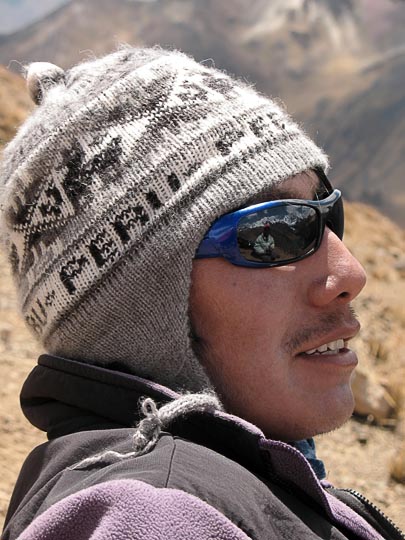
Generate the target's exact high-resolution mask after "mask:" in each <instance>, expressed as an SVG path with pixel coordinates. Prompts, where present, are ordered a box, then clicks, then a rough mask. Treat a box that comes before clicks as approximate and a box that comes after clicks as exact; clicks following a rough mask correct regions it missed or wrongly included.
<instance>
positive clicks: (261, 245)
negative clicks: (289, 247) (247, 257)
mask: <svg viewBox="0 0 405 540" xmlns="http://www.w3.org/2000/svg"><path fill="white" fill-rule="evenodd" d="M274 246H275V244H274V238H273V237H272V236H271V234H270V223H265V224H264V227H263V230H262V232H261V233H260V234H259V236H258V237H257V238H256V240H255V243H254V246H253V254H254V255H255V256H256V257H258V258H259V259H265V258H266V257H267V258H268V259H269V260H271V256H272V251H273V249H274Z"/></svg>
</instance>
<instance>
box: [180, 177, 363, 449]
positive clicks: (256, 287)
mask: <svg viewBox="0 0 405 540" xmlns="http://www.w3.org/2000/svg"><path fill="white" fill-rule="evenodd" d="M318 182H319V181H318V178H317V177H316V175H315V173H312V172H311V173H305V174H301V175H297V176H295V177H294V178H291V179H289V180H287V181H285V182H283V184H282V185H281V187H280V190H279V193H278V194H277V192H276V193H275V195H276V197H277V198H296V199H298V198H303V199H312V198H313V197H314V193H315V191H316V188H317V187H318ZM281 190H282V191H281ZM267 199H268V197H267ZM265 200H266V199H265ZM256 202H262V199H260V200H254V201H251V202H250V204H253V203H256ZM365 281H366V277H365V273H364V270H363V268H362V267H361V265H360V263H359V262H358V261H357V260H356V259H355V258H354V257H353V256H352V255H351V254H350V252H349V251H348V250H347V248H346V247H345V246H344V245H343V243H342V242H341V241H340V240H339V238H338V237H337V236H336V235H335V234H334V233H333V232H332V231H331V230H330V229H328V228H326V229H325V234H324V237H323V240H322V244H321V246H320V248H319V249H318V251H316V253H314V254H313V255H311V256H310V257H307V258H306V259H304V260H301V261H299V262H297V263H293V264H289V265H287V266H282V267H277V268H263V269H256V268H244V267H240V266H234V265H232V264H231V263H229V262H227V261H225V260H224V259H222V258H215V259H200V260H195V261H194V263H193V273H192V288H191V297H190V308H191V320H192V324H193V328H194V330H195V333H196V335H197V336H198V338H199V339H198V352H199V356H200V360H201V362H202V363H203V365H204V366H205V368H206V370H207V372H208V374H209V376H210V379H211V381H212V382H213V384H214V386H215V388H216V389H217V391H218V393H219V395H220V396H221V398H222V400H223V402H224V405H225V407H226V410H227V411H228V412H231V413H233V414H237V415H238V416H241V417H243V418H245V419H246V420H249V421H250V422H253V423H254V424H256V425H257V426H259V427H260V428H261V429H262V430H263V431H264V433H265V434H266V435H267V436H271V437H273V438H279V439H281V440H286V441H291V440H299V439H303V438H307V437H311V436H313V435H316V434H319V433H324V432H327V431H330V430H332V429H334V428H336V427H338V426H340V425H341V424H342V423H343V422H345V421H346V420H347V419H348V418H349V416H350V415H351V414H352V412H353V395H352V392H351V389H350V376H351V374H352V372H353V370H354V368H355V366H356V364H357V358H356V355H355V353H354V352H353V351H351V350H350V348H349V347H350V345H348V344H347V341H348V340H350V338H352V337H353V336H354V335H355V334H356V333H357V332H358V330H359V324H358V322H357V321H356V319H355V318H354V316H353V313H352V311H351V309H350V302H351V301H352V300H353V298H355V297H356V296H357V295H358V294H359V292H360V291H361V289H362V288H363V287H364V285H365ZM337 340H344V345H343V344H342V342H341V341H340V342H338V343H334V345H332V343H333V342H336V341H337ZM326 344H329V345H331V347H332V348H337V349H338V352H334V353H332V352H331V351H327V352H318V351H315V352H312V353H311V354H308V351H311V350H313V349H318V348H320V347H322V346H324V345H326Z"/></svg>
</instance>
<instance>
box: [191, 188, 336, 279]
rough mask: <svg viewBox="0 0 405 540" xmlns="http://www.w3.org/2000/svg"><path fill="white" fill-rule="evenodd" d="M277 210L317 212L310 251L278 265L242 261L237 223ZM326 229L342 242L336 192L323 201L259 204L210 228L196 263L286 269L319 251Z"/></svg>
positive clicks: (234, 214)
mask: <svg viewBox="0 0 405 540" xmlns="http://www.w3.org/2000/svg"><path fill="white" fill-rule="evenodd" d="M280 206H299V207H310V208H313V209H314V210H315V211H316V214H317V217H318V220H317V236H316V239H315V245H314V246H313V247H312V248H311V249H310V250H309V251H306V252H305V253H303V254H302V255H299V256H297V257H294V258H288V259H283V260H279V261H260V262H259V261H257V262H256V261H250V260H248V259H245V258H244V257H243V255H242V254H241V252H240V249H239V245H238V223H239V222H240V220H241V219H242V218H245V217H246V216H249V215H250V214H253V213H258V212H261V211H263V210H268V209H269V208H278V207H280ZM326 226H328V227H329V228H330V229H331V230H332V231H333V232H334V233H335V234H336V235H337V236H338V237H339V238H340V239H342V238H343V230H344V213H343V201H342V194H341V192H340V191H339V190H338V189H334V190H333V191H332V193H331V194H330V195H329V196H328V197H326V198H325V199H322V200H306V199H279V200H274V201H268V202H264V203H260V204H255V205H252V206H248V207H247V208H242V209H240V210H236V211H235V212H230V213H229V214H225V215H223V216H221V217H220V218H218V219H217V220H216V221H214V223H213V224H212V225H211V227H210V229H209V230H208V232H207V233H206V235H205V236H204V238H203V240H202V241H201V243H200V245H199V246H198V248H197V251H196V254H195V257H194V258H195V259H205V258H214V257H223V258H224V259H226V260H227V261H229V262H230V263H232V264H234V265H236V266H247V267H250V268H269V267H275V266H285V265H287V264H290V263H293V262H297V261H300V260H302V259H305V258H306V257H309V256H310V255H312V254H313V253H315V252H316V250H317V249H318V248H319V246H320V245H321V242H322V238H323V234H324V231H325V227H326Z"/></svg>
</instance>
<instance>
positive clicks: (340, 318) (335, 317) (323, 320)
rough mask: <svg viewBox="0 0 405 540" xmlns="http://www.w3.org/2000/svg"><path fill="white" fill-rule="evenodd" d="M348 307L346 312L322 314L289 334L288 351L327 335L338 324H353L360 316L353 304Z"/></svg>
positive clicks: (294, 350)
mask: <svg viewBox="0 0 405 540" xmlns="http://www.w3.org/2000/svg"><path fill="white" fill-rule="evenodd" d="M348 307H349V309H348V312H346V313H342V312H341V311H336V312H332V313H328V314H325V315H322V316H321V317H320V319H318V320H317V321H316V323H313V324H311V325H310V326H308V327H306V328H302V329H301V330H298V331H297V332H295V333H294V335H293V336H289V337H288V339H287V340H286V344H285V349H286V352H287V353H288V354H292V353H294V352H296V351H297V350H299V349H300V348H301V347H302V346H303V345H305V344H306V343H308V342H310V341H312V340H314V339H315V338H319V336H322V335H327V334H328V333H329V332H331V331H332V330H333V329H334V328H336V327H337V326H347V325H353V323H354V322H355V321H357V320H358V316H357V313H356V311H355V310H354V308H353V307H352V306H348ZM346 309H347V308H346Z"/></svg>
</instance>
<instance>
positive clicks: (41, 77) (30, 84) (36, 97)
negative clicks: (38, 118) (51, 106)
mask: <svg viewBox="0 0 405 540" xmlns="http://www.w3.org/2000/svg"><path fill="white" fill-rule="evenodd" d="M26 79H27V88H28V91H29V93H30V96H31V99H32V101H33V102H34V103H35V104H36V105H40V104H41V102H42V100H43V98H44V96H45V94H46V92H47V91H48V90H49V89H50V88H52V87H54V86H56V85H60V84H64V83H65V72H64V71H63V69H62V68H60V67H59V66H56V65H55V64H51V63H49V62H33V63H32V64H30V65H29V67H28V70H27V74H26Z"/></svg>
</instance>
